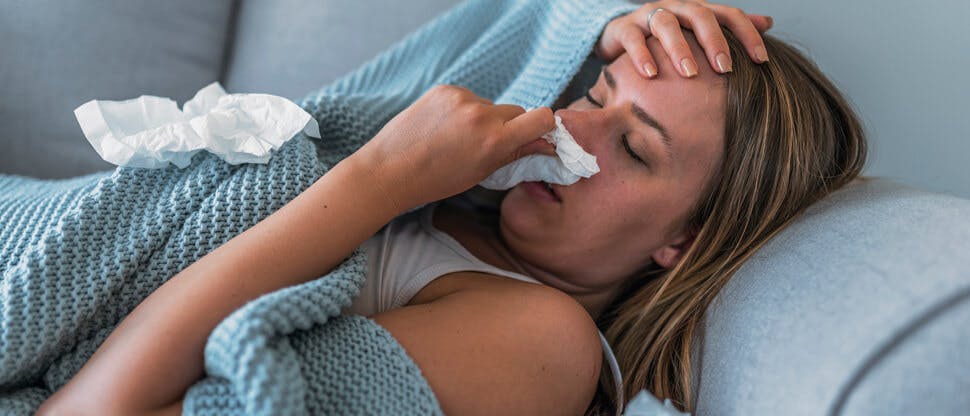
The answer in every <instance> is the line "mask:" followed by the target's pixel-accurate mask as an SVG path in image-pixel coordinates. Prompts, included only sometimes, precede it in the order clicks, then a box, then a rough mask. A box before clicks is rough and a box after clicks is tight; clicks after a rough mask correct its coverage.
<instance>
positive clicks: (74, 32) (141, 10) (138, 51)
mask: <svg viewBox="0 0 970 416" xmlns="http://www.w3.org/2000/svg"><path fill="white" fill-rule="evenodd" d="M232 6H233V2H232V1H231V0H220V1H195V0H170V1H154V0H137V1H114V0H88V1H83V2H75V1H66V2H65V1H57V0H29V1H28V0H13V1H4V2H0V50H2V51H3V54H2V56H3V58H2V60H0V97H3V100H0V144H2V151H0V172H3V173H14V174H20V175H27V176H36V177H45V178H58V177H69V176H75V175H79V174H84V173H90V172H94V171H98V170H105V169H112V168H113V167H114V165H111V164H109V163H107V162H104V161H103V160H101V158H100V157H99V156H98V154H97V153H95V151H94V149H93V148H92V147H91V145H90V144H88V142H87V140H86V139H85V138H84V134H83V133H82V132H81V129H80V127H79V126H78V124H77V120H76V119H75V118H74V113H73V111H74V108H76V107H77V106H79V105H81V104H83V103H84V102H86V101H88V100H91V99H106V100H122V99H128V98H133V97H137V96H139V95H142V94H150V95H160V96H165V97H172V98H173V99H175V100H176V101H178V102H179V103H180V104H181V103H182V102H184V101H185V100H188V99H190V98H192V95H193V94H194V93H195V92H196V91H198V90H199V89H200V88H202V87H204V86H205V85H206V84H208V83H210V82H212V81H215V80H218V79H219V76H220V71H221V68H222V62H223V50H224V47H225V42H226V33H227V26H228V23H229V21H230V17H231V11H232Z"/></svg>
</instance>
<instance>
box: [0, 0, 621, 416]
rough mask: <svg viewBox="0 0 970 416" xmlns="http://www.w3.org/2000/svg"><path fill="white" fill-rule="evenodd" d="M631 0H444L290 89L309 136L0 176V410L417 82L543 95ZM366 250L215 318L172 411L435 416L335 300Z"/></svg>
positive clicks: (360, 268)
mask: <svg viewBox="0 0 970 416" xmlns="http://www.w3.org/2000/svg"><path fill="white" fill-rule="evenodd" d="M636 7H637V5H634V4H630V3H626V2H625V1H621V0H599V1H590V0H557V1H544V0H526V1H515V0H473V1H469V2H466V3H463V4H460V5H458V6H457V7H455V8H454V9H452V10H450V11H449V12H447V13H445V14H443V15H441V16H439V17H438V18H436V19H435V20H433V21H432V22H430V23H428V24H426V25H425V26H423V27H422V28H421V29H419V30H418V31H417V32H415V33H414V34H412V35H410V36H409V37H407V38H405V39H404V40H402V41H400V42H399V43H397V44H396V45H394V46H393V47H391V48H390V49H389V50H387V51H386V52H384V53H382V54H381V55H379V56H378V57H376V58H375V59H373V60H372V61H370V62H368V63H367V64H365V65H364V66H362V67H361V68H359V69H357V70H355V71H354V72H352V73H350V74H348V75H347V76H345V77H343V78H341V79H339V80H337V81H336V82H334V83H332V84H330V85H328V86H326V87H324V88H322V89H321V90H319V91H317V92H314V93H311V94H309V95H307V96H306V97H305V98H304V99H303V100H302V102H301V103H300V105H301V106H302V107H303V108H304V109H306V110H307V111H308V112H309V113H310V114H311V115H313V117H314V118H315V119H316V120H317V121H318V123H319V127H320V133H321V135H322V138H321V139H320V140H315V139H311V138H309V137H307V136H305V135H302V133H301V135H300V136H299V137H296V138H295V139H293V140H291V141H290V142H288V143H286V144H285V145H284V146H283V147H282V148H280V149H279V150H278V151H277V152H276V153H275V154H274V155H273V157H272V158H271V159H270V161H269V163H267V164H265V165H261V164H244V165H229V164H227V163H225V162H223V161H222V160H220V159H219V158H218V157H215V156H213V155H210V154H207V153H199V154H197V155H196V156H195V157H194V158H193V160H192V162H191V164H190V165H189V166H188V167H187V168H185V169H177V168H175V167H170V168H166V169H139V168H125V167H119V168H117V169H115V170H114V171H110V172H101V173H96V174H91V175H87V176H81V177H77V178H72V179H67V180H37V179H30V178H24V177H17V176H9V175H0V277H2V280H0V413H3V414H32V413H33V411H34V410H35V409H36V408H37V407H38V406H40V404H41V403H42V402H43V401H44V399H46V398H47V397H49V396H50V395H51V394H52V393H53V391H55V390H57V389H58V388H60V387H61V386H63V385H64V384H66V383H67V381H68V380H70V379H71V377H73V376H74V374H76V373H77V371H78V370H79V369H80V368H81V366H83V364H84V362H85V361H86V360H87V359H88V358H89V357H90V356H91V355H92V354H93V353H94V351H95V350H96V349H97V348H98V346H99V345H100V344H101V343H102V342H103V341H104V339H105V338H107V336H108V335H109V334H110V333H111V331H112V330H113V329H114V328H115V327H116V326H117V325H118V323H120V322H121V320H122V319H123V318H124V317H125V316H127V315H128V313H130V312H131V311H132V310H133V309H134V308H135V306H137V305H138V304H139V303H140V302H141V301H142V300H143V299H145V298H146V297H147V296H149V295H150V294H151V292H152V291H154V290H155V289H157V288H158V287H159V286H161V285H162V284H164V283H165V281H167V280H168V279H169V278H171V277H172V276H174V275H176V274H177V273H178V272H179V271H181V270H182V269H184V268H186V267H188V266H189V265H190V264H192V263H193V262H194V261H196V260H198V259H199V258H201V257H202V256H204V255H205V254H206V253H208V252H210V251H212V250H213V249H215V248H217V247H218V246H220V245H222V244H223V243H225V242H226V241H228V240H230V239H231V238H232V237H234V236H236V235H238V234H239V233H241V232H243V231H244V230H246V229H248V228H249V227H252V226H253V225H255V224H256V223H257V222H259V221H260V220H261V219H263V218H265V217H267V216H268V215H270V214H272V213H273V212H274V211H276V210H278V209H279V208H280V207H282V206H283V205H285V204H286V203H287V202H288V201H290V200H291V199H293V198H295V197H296V196H297V195H299V194H300V193H301V192H302V191H303V190H305V189H306V188H308V187H309V186H310V185H312V184H313V182H315V181H316V180H317V179H319V178H320V176H322V175H323V174H325V173H326V172H327V171H328V169H329V168H330V167H332V166H333V165H335V164H336V163H337V162H339V161H340V160H342V159H343V158H345V157H346V156H348V155H350V154H351V153H353V152H354V151H355V150H356V149H358V148H359V147H360V146H362V145H363V144H364V143H365V142H366V141H367V140H368V139H370V138H371V137H373V136H374V135H375V134H376V133H377V132H378V131H379V130H380V128H381V127H383V125H384V124H385V123H386V122H387V121H388V120H390V118H391V117H393V116H394V115H395V114H397V113H398V112H400V111H401V110H403V109H404V108H406V107H407V106H408V105H410V104H411V103H412V102H413V101H415V100H416V99H417V98H418V97H420V95H421V94H423V93H424V92H425V91H427V90H428V89H429V88H430V87H432V86H434V85H436V84H453V85H460V86H463V87H466V88H468V89H470V90H472V91H473V92H475V93H476V94H478V95H480V96H482V97H485V98H488V99H491V100H493V101H495V102H496V103H512V104H518V105H521V106H523V107H527V108H528V107H536V106H550V105H552V103H553V102H554V101H555V100H556V98H557V97H558V96H559V94H560V93H562V92H563V90H564V89H565V88H566V86H567V85H568V84H569V82H570V80H571V79H573V77H574V76H575V75H576V73H577V71H579V69H580V68H581V66H582V64H583V63H584V62H585V61H586V60H587V58H588V56H589V54H590V51H591V50H592V47H593V45H594V43H595V41H596V40H597V38H598V37H599V34H600V32H601V31H602V29H603V27H604V26H605V24H606V23H607V22H609V21H610V20H612V18H614V17H617V16H619V15H621V14H624V13H628V12H630V11H632V10H634V9H635V8H636ZM306 70H311V71H312V68H307V69H306ZM366 264H367V263H366V258H365V255H364V253H362V252H361V251H355V252H354V253H353V254H351V255H350V256H349V257H348V258H347V259H346V260H345V261H344V262H343V263H342V264H341V265H340V266H338V267H337V268H336V269H335V270H333V271H332V272H330V273H328V274H326V275H324V276H322V277H320V278H318V279H316V280H313V281H310V282H307V283H304V284H301V285H296V286H291V287H287V288H284V289H281V290H278V291H275V292H272V293H268V294H266V295H264V296H261V297H259V298H257V299H255V300H253V301H252V302H249V303H247V304H246V305H244V306H243V307H242V308H240V309H238V310H237V311H235V312H234V313H232V314H231V315H230V316H229V317H227V318H226V319H225V320H223V321H222V322H221V323H220V324H219V325H218V326H217V327H216V329H215V330H214V331H213V332H212V334H210V336H209V338H208V340H207V343H206V346H205V352H204V353H205V370H206V376H205V378H203V379H202V380H200V381H198V382H197V383H196V384H194V385H193V386H192V387H191V388H190V389H189V391H188V392H187V393H186V396H185V401H184V405H183V406H184V407H183V413H184V414H189V415H195V414H206V415H223V414H225V415H238V414H258V415H269V414H286V415H308V414H441V413H442V412H441V409H440V406H439V404H438V402H437V400H436V398H435V396H434V394H433V392H432V391H431V388H430V386H429V385H428V383H427V381H426V380H425V379H424V378H423V377H422V375H421V371H420V369H419V368H418V367H417V366H416V365H415V363H414V362H413V361H412V360H411V359H410V358H409V357H408V355H407V353H406V352H405V351H404V349H403V348H402V347H401V346H400V344H398V343H397V342H396V341H395V340H394V338H393V337H392V336H391V335H390V334H389V333H388V332H387V331H386V330H384V329H383V328H381V327H380V326H378V325H377V324H376V323H375V322H374V321H373V320H370V319H368V318H365V317H356V316H341V315H340V311H341V310H342V309H343V308H344V307H346V306H347V305H349V304H350V302H352V300H353V298H354V297H355V296H357V294H358V292H359V290H360V287H361V286H362V283H363V279H364V276H365V272H366ZM267 278H272V276H267Z"/></svg>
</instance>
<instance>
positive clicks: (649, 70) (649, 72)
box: [643, 62, 657, 78]
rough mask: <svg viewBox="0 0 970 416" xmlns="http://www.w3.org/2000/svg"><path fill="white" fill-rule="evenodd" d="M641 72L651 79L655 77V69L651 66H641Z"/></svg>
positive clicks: (648, 63)
mask: <svg viewBox="0 0 970 416" xmlns="http://www.w3.org/2000/svg"><path fill="white" fill-rule="evenodd" d="M643 71H644V72H646V73H647V76H648V77H650V78H653V77H655V76H657V68H654V67H653V64H651V63H650V62H647V63H645V64H643Z"/></svg>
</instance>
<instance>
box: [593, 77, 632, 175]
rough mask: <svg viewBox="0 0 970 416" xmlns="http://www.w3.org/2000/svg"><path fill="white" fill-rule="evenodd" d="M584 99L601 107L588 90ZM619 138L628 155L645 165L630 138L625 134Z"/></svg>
mask: <svg viewBox="0 0 970 416" xmlns="http://www.w3.org/2000/svg"><path fill="white" fill-rule="evenodd" d="M586 99H587V100H588V101H589V102H590V103H592V104H593V105H595V106H597V107H599V108H603V104H600V103H599V102H598V101H596V100H594V99H593V96H591V95H589V91H588V90H587V91H586ZM620 140H621V141H622V142H623V148H624V149H626V152H627V153H628V154H629V155H630V157H632V158H633V160H636V161H637V162H639V163H642V164H643V165H645V166H646V164H647V162H646V161H644V160H643V159H642V158H640V156H638V155H637V153H636V152H634V151H633V149H632V148H631V147H630V140H628V139H627V137H626V135H625V134H624V135H622V136H620Z"/></svg>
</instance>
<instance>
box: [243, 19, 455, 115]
mask: <svg viewBox="0 0 970 416" xmlns="http://www.w3.org/2000/svg"><path fill="white" fill-rule="evenodd" d="M459 2H460V1H459V0H410V1H386V0H355V1H347V0H323V1H321V0H280V1H259V0H243V1H242V2H241V3H240V9H239V17H238V20H237V25H236V29H235V42H234V46H233V49H232V51H231V53H230V58H229V66H228V68H227V72H226V77H225V83H224V85H225V86H226V89H227V90H228V91H229V92H231V93H236V92H262V93H268V94H276V95H280V96H283V97H287V98H290V99H292V100H299V99H301V98H303V96H304V95H305V94H307V93H308V92H310V91H312V90H317V89H319V88H320V87H321V86H323V85H326V84H328V83H330V82H331V81H333V80H335V79H336V78H337V77H339V76H341V75H343V74H345V73H347V72H350V70H352V69H354V68H356V67H358V66H360V65H361V64H362V63H363V62H365V61H367V60H369V59H371V58H372V57H374V56H376V55H377V54H378V53H379V52H380V51H382V50H384V49H385V48H387V47H388V46H390V45H391V44H392V43H394V42H396V41H398V40H400V39H402V38H404V36H405V35H407V34H408V33H410V32H411V31H413V30H414V29H417V28H418V26H420V25H421V24H423V23H425V22H427V21H429V20H431V19H432V18H433V17H434V16H436V15H438V14H441V13H443V12H444V11H445V10H447V9H449V8H450V7H451V6H453V5H456V4H458V3H459Z"/></svg>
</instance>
